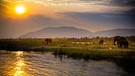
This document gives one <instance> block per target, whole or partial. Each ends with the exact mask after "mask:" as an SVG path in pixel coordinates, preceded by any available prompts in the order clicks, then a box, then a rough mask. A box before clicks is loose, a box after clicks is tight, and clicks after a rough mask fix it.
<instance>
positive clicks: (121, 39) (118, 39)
mask: <svg viewBox="0 0 135 76" xmlns="http://www.w3.org/2000/svg"><path fill="white" fill-rule="evenodd" d="M116 42H117V45H118V47H124V48H128V41H127V39H126V38H125V37H122V36H115V37H114V45H116Z"/></svg>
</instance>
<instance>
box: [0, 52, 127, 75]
mask: <svg viewBox="0 0 135 76" xmlns="http://www.w3.org/2000/svg"><path fill="white" fill-rule="evenodd" d="M126 74H127V73H126V72H125V71H124V70H123V69H122V68H121V67H119V66H117V65H116V64H115V63H113V62H111V61H104V60H102V61H94V60H89V61H85V60H75V59H71V58H66V57H65V58H62V59H61V58H59V57H56V56H54V55H53V54H52V53H51V52H33V51H30V52H24V51H4V50H0V76H125V75H126Z"/></svg>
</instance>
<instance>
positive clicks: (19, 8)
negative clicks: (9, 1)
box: [15, 5, 26, 14]
mask: <svg viewBox="0 0 135 76" xmlns="http://www.w3.org/2000/svg"><path fill="white" fill-rule="evenodd" d="M15 12H16V13H18V14H24V13H25V12H26V8H25V7H24V6H22V5H18V6H16V7H15Z"/></svg>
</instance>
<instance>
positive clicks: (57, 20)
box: [0, 0, 135, 38]
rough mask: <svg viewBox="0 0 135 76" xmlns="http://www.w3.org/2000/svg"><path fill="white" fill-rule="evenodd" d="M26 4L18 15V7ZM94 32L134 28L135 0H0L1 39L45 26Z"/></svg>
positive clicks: (14, 36)
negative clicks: (69, 27) (66, 27)
mask: <svg viewBox="0 0 135 76" xmlns="http://www.w3.org/2000/svg"><path fill="white" fill-rule="evenodd" d="M19 5H21V6H23V7H24V8H25V12H24V13H22V14H19V13H17V12H16V10H15V8H16V7H17V6H19ZM59 26H71V27H77V28H83V29H86V30H89V31H91V32H96V31H102V30H110V29H120V28H130V29H134V28H135V0H0V38H17V37H19V36H21V35H23V34H25V33H28V32H32V31H36V30H40V29H43V28H46V27H59Z"/></svg>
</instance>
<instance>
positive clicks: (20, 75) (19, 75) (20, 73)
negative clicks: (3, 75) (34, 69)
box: [13, 51, 25, 76]
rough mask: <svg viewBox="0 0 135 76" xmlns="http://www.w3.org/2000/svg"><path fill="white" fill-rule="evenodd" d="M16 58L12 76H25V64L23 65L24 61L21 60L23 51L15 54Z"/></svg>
mask: <svg viewBox="0 0 135 76" xmlns="http://www.w3.org/2000/svg"><path fill="white" fill-rule="evenodd" d="M16 56H17V62H16V66H15V68H14V72H13V73H14V76H25V72H24V70H23V68H24V66H25V64H24V60H23V58H22V56H23V51H18V52H16Z"/></svg>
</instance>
